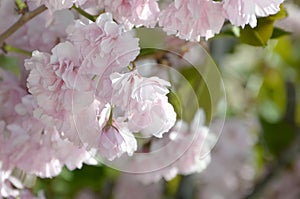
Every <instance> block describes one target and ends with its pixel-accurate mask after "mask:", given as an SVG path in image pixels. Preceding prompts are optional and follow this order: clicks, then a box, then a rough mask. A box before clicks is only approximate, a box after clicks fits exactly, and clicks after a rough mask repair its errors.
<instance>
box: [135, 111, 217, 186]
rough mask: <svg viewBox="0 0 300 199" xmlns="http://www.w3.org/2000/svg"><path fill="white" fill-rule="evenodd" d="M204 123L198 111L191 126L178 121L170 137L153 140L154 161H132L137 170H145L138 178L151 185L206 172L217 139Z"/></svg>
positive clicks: (200, 112) (152, 153)
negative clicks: (212, 146) (211, 150)
mask: <svg viewBox="0 0 300 199" xmlns="http://www.w3.org/2000/svg"><path fill="white" fill-rule="evenodd" d="M203 122H204V118H203V114H202V111H201V110H199V111H198V112H197V114H196V115H195V117H194V120H193V122H192V124H191V125H188V124H187V123H186V122H184V121H181V120H179V121H178V122H177V123H176V125H175V126H174V127H173V128H172V129H171V131H170V134H169V135H168V136H164V137H163V138H162V139H157V140H153V141H152V142H151V147H150V152H151V155H152V156H153V157H155V158H154V159H153V160H154V161H153V162H149V161H147V158H145V159H143V158H140V159H132V161H131V166H132V168H133V169H134V170H137V171H141V168H143V169H142V171H144V173H140V174H138V175H137V178H138V179H139V180H140V181H142V182H143V183H146V184H149V183H153V182H158V181H159V180H161V179H162V178H164V179H165V180H172V179H173V178H174V177H176V175H177V174H182V175H189V174H192V173H195V172H201V171H203V170H204V169H205V168H206V167H207V165H208V164H209V162H210V149H211V144H212V141H213V140H214V136H212V135H211V134H210V133H209V131H208V128H207V127H205V126H204V124H203ZM145 156H146V154H145ZM145 165H147V166H145ZM147 168H148V169H147Z"/></svg>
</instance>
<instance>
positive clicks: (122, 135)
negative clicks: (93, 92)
mask: <svg viewBox="0 0 300 199" xmlns="http://www.w3.org/2000/svg"><path fill="white" fill-rule="evenodd" d="M111 111H112V110H111V107H110V106H106V107H105V108H104V109H103V110H102V112H101V115H100V118H101V120H99V125H100V127H101V128H102V131H101V135H100V139H99V152H100V154H101V155H103V156H105V157H106V158H107V159H108V160H113V159H115V158H116V157H120V156H121V155H122V154H123V153H124V152H127V153H128V155H132V154H133V152H134V151H136V150H137V142H136V140H135V138H134V136H133V135H132V133H131V132H130V131H129V130H128V129H127V127H126V124H124V123H121V122H118V121H116V120H114V119H112V116H111V114H112V112H111Z"/></svg>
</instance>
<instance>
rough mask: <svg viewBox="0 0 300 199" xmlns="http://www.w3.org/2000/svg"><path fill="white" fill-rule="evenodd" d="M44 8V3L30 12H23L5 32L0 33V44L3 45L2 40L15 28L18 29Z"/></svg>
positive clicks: (13, 31) (14, 30)
mask: <svg viewBox="0 0 300 199" xmlns="http://www.w3.org/2000/svg"><path fill="white" fill-rule="evenodd" d="M46 9H47V8H46V6H45V5H41V6H40V7H38V8H36V9H35V10H33V11H31V12H26V13H24V14H23V15H22V16H21V17H20V18H19V20H18V21H17V22H16V23H14V24H13V25H12V26H11V27H9V28H8V29H7V30H6V31H5V32H3V33H2V34H1V35H0V46H2V45H3V42H4V41H5V39H7V38H8V37H10V36H11V35H12V34H13V33H15V32H16V31H17V30H19V28H21V27H22V26H23V25H24V24H26V23H27V22H28V21H30V20H31V19H32V18H34V17H35V16H37V15H39V14H40V13H42V12H44V11H45V10H46Z"/></svg>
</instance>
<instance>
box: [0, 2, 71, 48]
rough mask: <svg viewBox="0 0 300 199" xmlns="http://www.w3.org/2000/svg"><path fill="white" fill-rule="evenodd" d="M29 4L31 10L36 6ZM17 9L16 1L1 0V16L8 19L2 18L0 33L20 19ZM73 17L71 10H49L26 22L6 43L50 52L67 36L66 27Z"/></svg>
mask: <svg viewBox="0 0 300 199" xmlns="http://www.w3.org/2000/svg"><path fill="white" fill-rule="evenodd" d="M28 6H29V9H30V10H33V9H34V8H35V5H33V3H30V2H29V3H28ZM15 9H16V6H15V2H14V1H10V0H3V1H1V4H0V17H1V18H5V19H7V20H1V22H0V29H1V30H0V33H1V32H2V30H3V31H4V30H6V29H7V28H8V27H9V26H10V25H11V24H12V23H13V22H15V21H17V20H18V18H19V15H18V14H17V12H15ZM73 19H74V16H73V14H72V12H71V11H69V10H62V11H58V12H55V13H50V12H49V11H48V10H47V11H45V12H43V13H41V14H40V15H38V16H36V17H35V18H33V19H32V20H31V21H29V22H28V23H26V24H24V25H23V26H22V27H21V28H20V29H19V30H18V31H17V32H16V33H14V34H13V35H12V36H11V37H9V38H8V39H7V40H6V43H7V44H9V45H13V46H15V47H18V48H21V49H24V50H28V51H33V50H37V49H38V50H41V51H46V52H49V51H50V49H51V48H52V47H53V46H54V45H55V44H56V43H57V42H58V41H64V40H65V38H66V36H67V34H66V32H65V29H66V28H67V26H68V25H69V24H71V23H72V22H73Z"/></svg>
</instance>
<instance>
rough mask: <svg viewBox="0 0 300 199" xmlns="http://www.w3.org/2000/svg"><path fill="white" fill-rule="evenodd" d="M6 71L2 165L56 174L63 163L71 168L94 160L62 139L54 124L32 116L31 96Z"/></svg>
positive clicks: (38, 174) (1, 137)
mask: <svg viewBox="0 0 300 199" xmlns="http://www.w3.org/2000/svg"><path fill="white" fill-rule="evenodd" d="M6 74H7V75H6V76H4V77H3V79H2V81H1V83H0V85H1V86H0V87H1V91H0V92H1V97H5V98H3V99H1V100H2V102H3V103H1V110H5V109H8V108H10V111H8V110H7V111H4V112H2V114H1V122H0V124H1V134H0V142H1V152H0V163H1V167H2V169H3V170H12V169H14V168H17V169H20V170H22V171H25V172H27V173H29V174H34V175H37V176H40V177H52V176H55V175H58V174H59V173H60V171H61V169H62V167H63V166H67V167H68V168H69V169H71V170H73V169H75V168H80V167H81V166H82V163H83V162H86V163H91V164H92V163H94V162H95V161H94V162H93V160H92V159H91V154H90V153H88V152H87V151H86V150H84V149H80V148H78V147H77V146H75V145H73V144H72V143H70V142H69V141H66V140H62V139H61V138H60V136H59V134H58V132H57V131H56V129H55V128H54V127H52V128H47V127H46V126H45V125H43V123H41V122H40V121H39V120H37V119H36V118H35V117H33V110H34V109H35V108H36V106H37V105H36V104H35V101H34V99H33V96H32V95H29V94H26V92H25V90H24V89H23V88H21V87H17V86H16V85H18V82H19V80H18V79H17V78H16V77H14V76H13V75H12V74H9V73H8V72H6ZM8 78H9V79H8ZM8 82H9V83H10V84H7V83H8ZM2 84H3V85H2ZM7 85H10V87H8V86H7ZM5 86H7V87H8V88H9V89H7V88H5ZM22 89H23V92H20V91H21V90H22ZM12 113H13V117H12ZM32 154H35V155H34V156H33V155H32ZM70 154H73V155H70Z"/></svg>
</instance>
